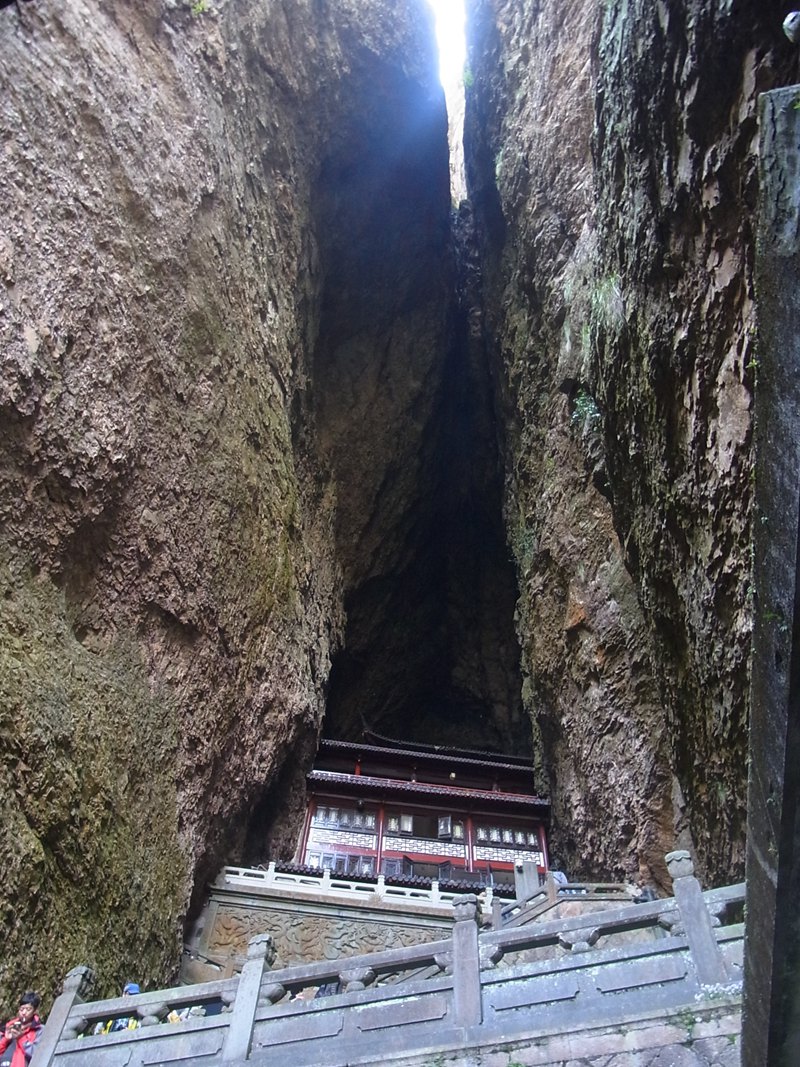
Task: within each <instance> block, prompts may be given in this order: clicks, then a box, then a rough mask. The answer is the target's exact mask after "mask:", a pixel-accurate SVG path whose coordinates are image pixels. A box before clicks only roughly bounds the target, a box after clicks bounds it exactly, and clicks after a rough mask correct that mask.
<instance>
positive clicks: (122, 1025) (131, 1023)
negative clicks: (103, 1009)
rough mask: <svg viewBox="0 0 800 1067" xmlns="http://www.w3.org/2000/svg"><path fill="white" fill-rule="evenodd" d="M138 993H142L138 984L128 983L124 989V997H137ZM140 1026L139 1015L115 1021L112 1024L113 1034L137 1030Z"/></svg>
mask: <svg viewBox="0 0 800 1067" xmlns="http://www.w3.org/2000/svg"><path fill="white" fill-rule="evenodd" d="M137 993H141V989H140V988H139V985H138V983H136V982H126V983H125V985H124V986H123V987H122V995H123V997H135V996H136V994H137ZM138 1025H139V1016H138V1015H128V1016H126V1017H125V1018H123V1019H115V1020H114V1022H113V1023H112V1024H111V1033H112V1034H116V1033H117V1031H119V1030H135V1029H136V1027H137V1026H138Z"/></svg>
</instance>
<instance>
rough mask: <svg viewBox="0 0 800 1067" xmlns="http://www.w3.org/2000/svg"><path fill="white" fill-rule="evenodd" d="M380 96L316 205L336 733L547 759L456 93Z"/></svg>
mask: <svg viewBox="0 0 800 1067" xmlns="http://www.w3.org/2000/svg"><path fill="white" fill-rule="evenodd" d="M448 2H449V4H450V5H451V9H452V10H460V24H461V33H462V41H463V26H464V12H463V4H462V2H461V0H448ZM457 63H458V65H459V66H460V74H461V72H463V44H462V52H461V58H460V59H459V60H458V61H457ZM371 83H372V85H373V86H374V91H373V95H372V96H371V98H370V107H369V108H368V109H365V110H359V111H358V112H357V113H355V114H354V115H353V117H352V120H351V123H350V125H349V126H348V127H347V128H342V129H340V130H339V131H338V132H337V137H336V140H335V142H332V143H331V145H330V152H329V154H328V155H327V156H326V158H325V159H323V160H322V162H321V167H320V171H319V178H318V181H317V184H316V187H315V189H314V195H313V204H314V207H315V225H314V232H315V233H316V235H317V238H318V246H317V251H318V272H319V278H320V282H321V284H320V315H319V328H318V331H317V335H316V344H315V350H314V354H313V359H312V364H311V374H310V379H309V390H308V396H307V409H306V412H305V415H304V416H303V417H304V419H305V420H307V426H308V432H307V434H306V435H305V437H306V439H308V440H309V441H313V442H314V444H313V446H312V447H314V448H315V450H316V463H317V465H318V467H319V468H320V469H321V470H324V471H327V472H328V476H329V478H330V486H331V491H332V494H333V495H334V496H335V500H336V505H335V506H336V518H335V542H336V554H337V559H338V561H339V563H340V565H341V568H342V574H343V582H344V606H345V611H346V629H345V635H344V645H343V648H342V649H341V650H340V651H339V652H338V654H337V655H336V656H335V658H334V661H333V664H332V671H331V676H330V685H329V691H328V695H327V702H326V715H325V724H324V734H325V736H327V737H329V738H332V739H335V740H344V741H363V737H364V733H365V731H366V732H373V733H378V734H381V735H384V736H390V737H396V738H399V739H404V740H408V741H417V742H420V743H428V744H440V745H447V746H452V747H469V748H475V749H484V750H490V751H495V752H517V753H524V752H530V750H531V746H532V736H531V727H530V722H529V721H528V720H527V717H526V715H525V713H524V711H523V708H522V697H521V692H522V683H521V674H520V650H519V644H518V640H517V637H516V632H515V621H514V613H515V608H516V602H517V597H518V590H517V585H516V571H515V566H514V563H513V561H512V558H511V552H510V550H509V548H508V545H507V542H506V534H505V522H504V516H503V489H504V486H503V477H504V475H503V462H502V459H501V456H500V445H499V439H500V437H501V434H500V432H499V430H498V424H497V413H496V411H495V395H494V394H495V388H494V382H493V377H492V373H491V371H490V368H489V366H488V356H487V350H486V347H485V345H484V342H483V336H482V332H481V331H480V330H478V329H476V315H479V311H478V302H479V299H480V297H479V291H478V288H479V287H478V283H477V281H476V279H475V277H474V273H475V272H474V262H475V255H474V248H472V247H471V245H470V236H469V235H468V233H467V232H466V227H465V226H463V225H462V223H463V218H462V212H461V211H459V212H453V211H452V207H451V205H452V198H451V192H450V180H449V178H450V173H449V157H450V153H449V149H448V143H447V120H446V116H445V115H444V109H443V107H442V98H441V95H440V94H438V93H431V92H430V91H429V87H428V86H420V85H419V84H415V83H414V82H413V81H412V80H409V79H407V78H406V77H405V76H404V75H403V74H402V73H401V72H397V73H396V74H395V75H394V76H392V77H389V76H388V75H387V74H386V72H384V74H383V76H382V77H380V78H379V77H377V76H376V77H373V78H372V79H371ZM460 84H461V88H462V91H463V76H460ZM470 264H472V266H470Z"/></svg>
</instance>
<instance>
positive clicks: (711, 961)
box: [665, 851, 728, 985]
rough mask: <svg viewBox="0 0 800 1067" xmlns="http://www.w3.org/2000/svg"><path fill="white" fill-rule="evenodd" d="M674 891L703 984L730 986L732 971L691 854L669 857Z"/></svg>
mask: <svg viewBox="0 0 800 1067" xmlns="http://www.w3.org/2000/svg"><path fill="white" fill-rule="evenodd" d="M665 859H666V861H667V869H668V870H669V874H670V878H672V886H673V892H674V894H675V900H676V902H677V904H678V910H679V911H680V913H681V920H682V921H683V925H684V928H685V930H686V937H687V939H688V941H689V951H690V952H691V954H692V960H693V962H694V967H695V970H696V972H697V977H698V978H699V979H700V981H701V982H702V984H703V985H726V984H727V982H728V972H727V971H726V970H725V961H724V960H723V958H722V953H721V952H720V949H719V945H718V944H717V939H716V937H715V936H714V927H713V925H712V921H711V916H710V915H709V913H708V908H707V907H706V902H705V900H704V899H703V892H702V890H701V889H700V883H699V882H698V881H697V879H696V878H695V877H694V864H693V863H692V860H691V857H690V856H689V853H688V852H683V851H681V852H670V853H668V854H667V856H666V857H665Z"/></svg>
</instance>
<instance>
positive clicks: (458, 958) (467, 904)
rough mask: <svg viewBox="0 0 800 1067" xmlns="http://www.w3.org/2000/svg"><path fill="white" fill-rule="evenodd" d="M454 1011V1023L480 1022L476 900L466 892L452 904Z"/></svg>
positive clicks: (471, 1024) (475, 1023) (479, 964)
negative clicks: (453, 920) (453, 919)
mask: <svg viewBox="0 0 800 1067" xmlns="http://www.w3.org/2000/svg"><path fill="white" fill-rule="evenodd" d="M453 912H454V918H455V922H454V924H453V1012H454V1021H455V1024H456V1026H479V1025H480V1023H481V1021H482V1020H483V1010H482V1003H481V961H480V954H479V950H478V922H477V915H478V900H477V897H476V896H475V895H474V894H472V893H469V894H466V895H465V896H463V897H461V898H460V899H459V900H456V901H455V902H454V904H453Z"/></svg>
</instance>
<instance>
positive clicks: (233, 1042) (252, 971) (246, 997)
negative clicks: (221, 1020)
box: [222, 934, 275, 1063]
mask: <svg viewBox="0 0 800 1067" xmlns="http://www.w3.org/2000/svg"><path fill="white" fill-rule="evenodd" d="M274 959H275V946H274V945H273V944H272V938H271V937H270V935H269V934H258V936H257V937H253V938H251V940H250V943H249V944H248V946H247V962H246V963H245V965H244V967H243V968H242V973H241V976H240V978H239V984H238V986H237V987H236V1000H235V1001H234V1002H233V1011H232V1012H231V1014H230V1024H229V1026H228V1036H227V1037H226V1039H225V1045H224V1047H223V1049H222V1062H223V1063H231V1062H234V1061H236V1060H246V1059H247V1057H248V1055H249V1053H250V1044H251V1042H252V1040H253V1027H254V1025H255V1021H256V1009H257V1008H258V997H259V994H260V992H261V979H262V978H263V976H264V971H265V970H268V969H269V968H270V967H271V966H272V962H273V960H274Z"/></svg>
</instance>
